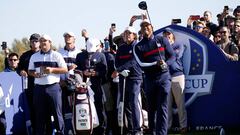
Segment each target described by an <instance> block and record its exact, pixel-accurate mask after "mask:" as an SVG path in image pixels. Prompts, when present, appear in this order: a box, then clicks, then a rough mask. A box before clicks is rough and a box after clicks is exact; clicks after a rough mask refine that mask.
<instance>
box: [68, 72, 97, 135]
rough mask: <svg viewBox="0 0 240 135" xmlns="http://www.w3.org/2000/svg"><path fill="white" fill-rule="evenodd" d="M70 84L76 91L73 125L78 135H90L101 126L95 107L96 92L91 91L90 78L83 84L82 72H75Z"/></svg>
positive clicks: (69, 80)
mask: <svg viewBox="0 0 240 135" xmlns="http://www.w3.org/2000/svg"><path fill="white" fill-rule="evenodd" d="M68 82H70V83H71V85H69V87H71V88H70V89H73V90H74V94H73V125H74V129H75V134H76V135H80V134H81V135H90V134H91V133H92V131H93V128H95V127H97V126H98V125H99V121H98V116H97V112H96V108H95V105H94V97H93V95H94V92H93V91H92V90H91V88H90V85H91V82H90V81H89V78H88V79H87V81H86V82H83V75H82V72H81V71H79V70H75V71H74V75H72V76H71V77H70V78H69V79H68Z"/></svg>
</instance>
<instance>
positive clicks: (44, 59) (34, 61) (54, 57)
mask: <svg viewBox="0 0 240 135" xmlns="http://www.w3.org/2000/svg"><path fill="white" fill-rule="evenodd" d="M41 67H55V68H57V67H60V68H62V67H63V68H67V64H66V63H65V61H64V59H63V57H62V55H61V54H60V53H59V52H56V51H53V50H51V51H49V52H48V53H42V52H41V51H39V52H37V53H35V54H33V55H32V56H31V59H30V62H29V67H28V70H30V71H36V72H38V73H39V72H40V70H39V69H40V68H41ZM59 81H60V74H53V73H51V74H47V75H44V76H42V77H40V78H35V81H34V83H35V84H39V85H46V84H54V83H58V82H59Z"/></svg>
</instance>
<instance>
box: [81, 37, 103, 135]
mask: <svg viewBox="0 0 240 135" xmlns="http://www.w3.org/2000/svg"><path fill="white" fill-rule="evenodd" d="M86 45H87V50H86V51H83V52H81V53H79V54H78V55H77V58H76V65H77V68H76V69H78V70H80V71H82V72H83V77H84V78H85V79H86V78H87V77H88V78H90V81H91V83H92V85H91V89H92V90H93V92H94V104H95V107H96V110H97V116H98V119H99V126H98V127H96V128H94V129H93V134H94V135H103V134H104V128H103V127H104V116H103V102H102V101H103V100H102V99H103V93H102V91H103V90H102V87H101V85H102V79H103V78H104V77H105V76H106V74H107V62H106V58H105V55H104V54H103V53H101V52H99V51H98V50H99V49H100V45H101V42H100V40H99V39H97V38H89V39H88V40H87V42H86Z"/></svg>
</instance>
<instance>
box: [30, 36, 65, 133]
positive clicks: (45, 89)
mask: <svg viewBox="0 0 240 135" xmlns="http://www.w3.org/2000/svg"><path fill="white" fill-rule="evenodd" d="M39 41H40V49H41V50H40V51H39V52H36V53H34V54H33V55H32V56H31V58H30V62H29V67H28V73H29V75H30V76H32V77H34V78H35V80H34V84H35V87H34V90H33V110H34V120H35V123H34V126H35V128H34V129H35V130H34V134H35V135H43V134H48V135H50V134H52V131H51V130H49V129H48V130H47V128H46V127H49V125H51V117H53V118H54V122H53V123H54V128H55V129H56V131H57V133H56V134H58V135H63V134H64V121H63V116H62V99H61V97H62V90H61V87H60V85H59V82H60V74H65V73H67V71H68V70H67V64H66V63H65V61H64V59H63V57H62V55H61V54H60V53H58V52H56V51H54V50H52V49H51V48H52V39H51V37H50V36H48V35H42V36H41V37H40V39H39Z"/></svg>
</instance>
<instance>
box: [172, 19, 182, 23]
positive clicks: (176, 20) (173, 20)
mask: <svg viewBox="0 0 240 135" xmlns="http://www.w3.org/2000/svg"><path fill="white" fill-rule="evenodd" d="M181 22H182V20H181V19H172V24H177V23H181Z"/></svg>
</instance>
